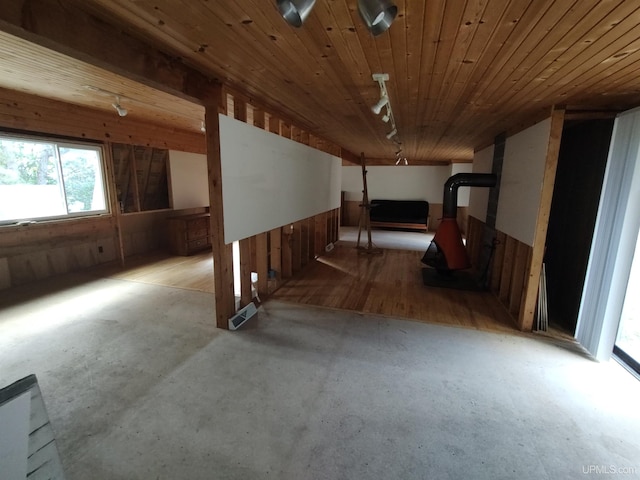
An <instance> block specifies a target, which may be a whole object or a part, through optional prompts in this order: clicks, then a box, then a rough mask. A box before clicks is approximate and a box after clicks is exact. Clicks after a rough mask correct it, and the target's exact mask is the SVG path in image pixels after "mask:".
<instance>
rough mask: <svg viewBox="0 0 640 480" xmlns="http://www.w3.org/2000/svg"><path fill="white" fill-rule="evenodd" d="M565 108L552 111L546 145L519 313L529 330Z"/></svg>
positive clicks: (545, 235)
mask: <svg viewBox="0 0 640 480" xmlns="http://www.w3.org/2000/svg"><path fill="white" fill-rule="evenodd" d="M564 115H565V110H564V108H555V107H554V109H553V110H552V113H551V133H550V135H549V143H548V145H547V159H546V163H545V167H544V177H543V180H542V193H541V195H540V208H538V221H537V222H536V232H535V235H534V237H533V248H532V252H531V263H530V264H529V268H528V272H529V273H528V275H527V278H526V280H525V287H524V297H523V301H522V308H521V309H520V315H519V317H518V324H519V327H520V330H523V331H530V330H531V328H532V327H533V317H534V314H535V310H536V302H537V298H538V282H539V280H540V272H541V270H542V262H543V260H544V248H545V245H546V240H547V228H548V226H549V213H550V212H551V201H552V199H553V187H554V185H555V180H556V169H557V167H558V155H559V154H560V141H561V139H562V129H563V127H564Z"/></svg>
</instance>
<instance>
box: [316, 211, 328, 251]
mask: <svg viewBox="0 0 640 480" xmlns="http://www.w3.org/2000/svg"><path fill="white" fill-rule="evenodd" d="M314 221H315V224H316V235H315V243H316V248H315V254H316V255H322V254H323V253H324V247H325V246H326V245H327V215H326V212H325V213H320V214H318V215H316V216H315V217H314Z"/></svg>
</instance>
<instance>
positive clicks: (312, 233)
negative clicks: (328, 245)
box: [307, 217, 316, 262]
mask: <svg viewBox="0 0 640 480" xmlns="http://www.w3.org/2000/svg"><path fill="white" fill-rule="evenodd" d="M307 224H308V225H309V250H308V251H307V262H309V261H312V260H313V259H314V258H316V253H315V252H316V223H315V222H314V221H313V217H310V218H307Z"/></svg>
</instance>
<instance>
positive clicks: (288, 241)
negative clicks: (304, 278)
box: [282, 224, 293, 278]
mask: <svg viewBox="0 0 640 480" xmlns="http://www.w3.org/2000/svg"><path fill="white" fill-rule="evenodd" d="M292 275H293V224H292V225H285V226H284V227H282V278H290V277H291V276H292Z"/></svg>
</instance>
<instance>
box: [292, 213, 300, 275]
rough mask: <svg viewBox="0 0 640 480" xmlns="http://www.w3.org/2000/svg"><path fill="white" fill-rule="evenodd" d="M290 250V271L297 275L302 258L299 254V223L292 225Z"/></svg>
mask: <svg viewBox="0 0 640 480" xmlns="http://www.w3.org/2000/svg"><path fill="white" fill-rule="evenodd" d="M292 240H293V242H292V248H291V252H292V256H293V259H292V262H291V269H292V271H293V273H294V274H296V273H298V272H299V271H300V269H301V268H302V258H301V255H300V252H301V250H302V248H301V247H302V245H301V244H302V224H301V222H295V223H294V224H293V231H292Z"/></svg>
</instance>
